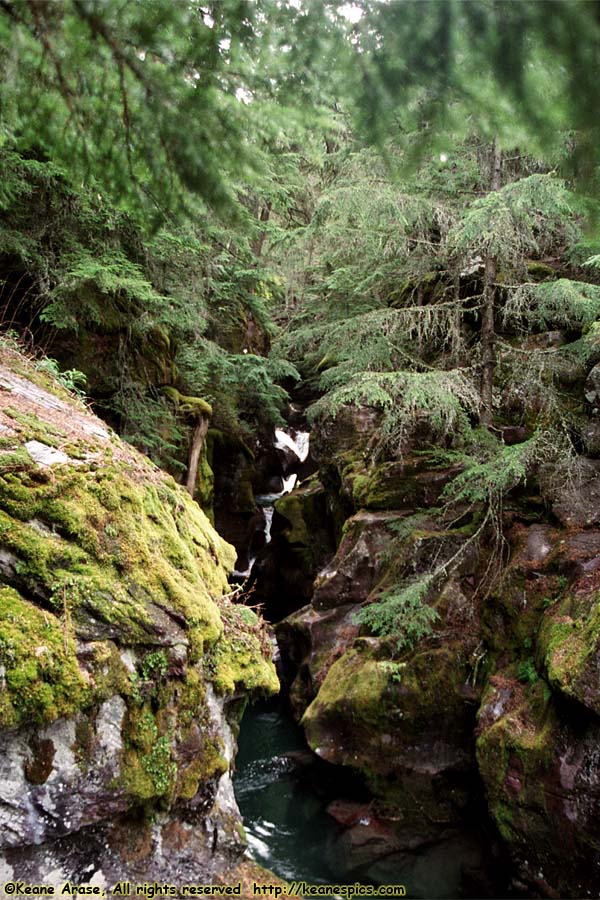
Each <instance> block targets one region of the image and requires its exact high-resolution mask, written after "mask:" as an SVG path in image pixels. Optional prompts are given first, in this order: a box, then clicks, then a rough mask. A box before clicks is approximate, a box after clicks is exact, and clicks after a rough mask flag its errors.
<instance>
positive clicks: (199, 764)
mask: <svg viewBox="0 0 600 900" xmlns="http://www.w3.org/2000/svg"><path fill="white" fill-rule="evenodd" d="M228 769H229V763H228V762H227V760H226V759H225V757H224V756H223V754H222V753H221V752H220V750H219V748H218V747H217V746H216V745H215V744H213V743H209V744H205V746H204V747H203V748H202V753H201V754H199V755H198V756H197V757H196V758H195V759H193V760H192V761H191V762H190V763H189V764H188V765H187V766H183V767H182V768H180V770H179V772H178V775H177V787H176V789H175V794H176V796H177V797H180V798H182V799H183V800H191V799H192V797H194V796H195V795H196V794H197V792H198V789H199V787H200V785H201V784H202V783H203V782H207V781H211V780H212V779H215V778H220V777H221V775H223V774H224V773H225V772H227V770H228Z"/></svg>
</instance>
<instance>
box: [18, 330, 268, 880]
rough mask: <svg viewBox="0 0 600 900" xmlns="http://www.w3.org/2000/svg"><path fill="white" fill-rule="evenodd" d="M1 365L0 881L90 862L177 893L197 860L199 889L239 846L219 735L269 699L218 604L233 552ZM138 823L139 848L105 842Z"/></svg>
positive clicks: (59, 393)
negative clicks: (251, 700) (256, 701)
mask: <svg viewBox="0 0 600 900" xmlns="http://www.w3.org/2000/svg"><path fill="white" fill-rule="evenodd" d="M2 350H3V353H2V358H1V361H0V389H1V390H2V392H3V393H4V394H5V395H6V396H7V401H8V402H6V403H5V405H4V406H3V408H2V410H1V411H0V687H1V691H0V745H1V746H0V757H1V758H2V763H1V764H0V768H1V773H0V775H1V777H0V865H3V866H8V867H9V868H8V869H7V871H10V867H11V866H12V865H16V864H18V866H19V873H20V874H19V877H21V875H23V873H27V874H26V875H23V877H27V878H28V879H29V880H31V881H35V882H36V883H37V882H41V881H44V880H46V879H45V876H46V874H47V872H46V870H47V871H50V869H52V870H55V871H56V872H58V873H59V874H60V878H59V881H60V883H62V881H64V880H65V879H67V878H71V879H73V878H74V875H75V872H76V871H80V869H81V859H82V858H83V857H85V858H86V860H87V862H86V866H89V864H90V862H92V863H94V865H95V866H96V868H97V869H98V870H99V871H100V870H102V871H103V873H104V876H105V877H106V880H107V883H113V882H115V881H117V880H119V879H122V878H128V877H131V878H132V880H135V879H136V878H138V879H139V878H140V877H144V878H157V879H158V880H161V881H164V880H170V881H179V880H180V878H181V875H182V873H183V872H184V871H185V865H186V864H187V863H186V862H185V861H186V860H188V859H189V860H190V866H191V860H192V859H193V860H194V865H195V866H197V865H198V864H200V865H202V866H203V871H205V872H206V875H207V877H208V878H210V877H212V875H213V874H215V875H217V874H218V872H219V871H220V870H221V871H222V870H223V869H224V867H225V862H226V858H227V864H229V862H231V858H233V857H235V856H236V855H237V856H239V854H240V853H241V851H242V849H243V844H242V841H241V839H240V836H239V816H238V813H237V807H236V806H235V800H234V798H233V793H232V788H231V781H230V767H231V764H232V759H233V754H234V752H235V739H234V736H233V730H232V729H233V728H234V727H236V725H237V722H238V720H239V717H240V715H241V712H242V708H243V704H244V703H245V701H246V699H247V698H248V697H249V696H251V695H260V694H268V693H272V692H274V691H276V690H277V688H278V683H277V678H276V676H275V671H274V668H273V666H272V664H271V661H270V658H271V646H270V642H269V640H268V638H267V636H266V634H265V633H264V628H263V624H262V623H261V621H260V620H259V619H258V618H257V616H256V615H255V614H254V613H253V612H252V611H251V610H248V609H246V608H245V607H241V608H240V607H237V606H235V605H233V604H232V603H231V601H230V599H229V598H228V597H227V596H226V593H227V591H228V581H227V574H228V572H229V570H230V569H231V568H232V566H233V562H234V559H235V551H234V549H233V548H232V547H231V546H230V545H229V544H227V543H226V542H225V541H224V540H223V539H222V538H221V537H220V536H219V535H218V534H217V533H216V532H215V530H214V529H213V527H212V526H211V524H210V522H209V521H208V519H207V517H206V516H205V515H204V513H203V512H202V510H201V509H200V508H199V506H198V505H197V504H196V503H195V502H194V501H192V499H191V498H190V497H189V495H188V494H187V492H186V491H184V490H183V488H181V487H180V486H178V485H177V484H175V482H174V481H173V480H172V479H171V478H170V477H169V476H168V475H166V474H165V473H163V472H161V471H160V470H159V469H157V468H156V466H154V465H153V464H152V463H150V462H149V461H148V460H147V459H145V458H144V457H142V456H141V455H140V454H139V453H137V452H136V451H135V450H134V449H133V448H132V447H129V446H128V445H127V444H124V443H123V442H121V441H120V440H119V439H118V438H117V437H116V436H115V435H114V434H113V433H112V432H111V431H110V430H109V429H108V428H107V427H106V426H105V425H104V424H103V423H102V422H100V421H99V420H98V419H97V418H95V417H94V416H93V415H92V414H91V413H90V411H89V410H88V409H87V408H86V407H85V405H84V404H83V403H81V402H80V401H79V400H77V399H76V398H73V397H71V396H69V395H68V394H67V393H66V392H65V391H64V390H62V389H61V388H60V387H59V386H58V385H56V384H55V383H54V381H53V379H52V378H51V377H50V376H46V375H42V376H41V377H40V373H39V372H38V371H37V370H36V369H35V367H34V366H33V364H31V363H30V362H28V361H27V360H25V359H24V358H23V357H21V356H20V355H19V354H17V353H16V352H15V351H13V350H11V349H9V348H4V347H2ZM30 373H31V378H30V377H29V374H30ZM207 816H210V818H211V823H212V824H211V828H214V830H215V836H211V837H208V836H207V831H206V829H205V828H204V827H203V826H202V827H198V825H199V823H201V822H203V821H204V818H205V817H207ZM133 821H135V822H137V825H136V833H137V834H138V835H140V845H139V846H137V847H136V849H132V847H131V840H130V839H129V838H127V839H123V838H122V837H120V835H123V834H129V832H130V831H131V828H132V825H131V823H132V822H133ZM157 829H158V830H157ZM193 829H195V831H193ZM161 830H162V831H164V835H163V836H162V837H161ZM141 835H146V837H145V838H144V840H143V841H142V839H141ZM152 835H154V837H152ZM186 835H187V837H185V836H186ZM146 838H147V839H148V840H147V841H146ZM184 838H185V839H184ZM144 841H146V843H144ZM157 841H158V842H159V843H160V845H161V847H162V848H163V849H162V850H160V851H159V852H155V849H153V847H154V848H156V842H157ZM6 847H12V848H19V849H18V851H16V850H14V849H13V850H12V851H11V853H12V854H13V855H12V856H11V857H10V863H9V862H8V858H7V857H5V856H4V855H2V852H1V851H2V848H6ZM111 848H112V849H111ZM15 853H17V855H16V856H15ZM77 867H79V868H77ZM86 871H87V870H86ZM195 871H197V869H195ZM153 873H154V874H153ZM190 875H191V868H190ZM7 877H8V876H7ZM58 877H59V876H58V875H57V878H58Z"/></svg>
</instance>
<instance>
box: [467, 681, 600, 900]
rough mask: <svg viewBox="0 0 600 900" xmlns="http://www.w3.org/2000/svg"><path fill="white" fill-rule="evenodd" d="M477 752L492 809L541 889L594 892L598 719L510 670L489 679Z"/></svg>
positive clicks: (599, 852)
mask: <svg viewBox="0 0 600 900" xmlns="http://www.w3.org/2000/svg"><path fill="white" fill-rule="evenodd" d="M478 732H479V737H478V742H477V757H478V761H479V767H480V771H481V773H482V776H483V779H484V782H485V786H486V791H487V794H488V799H489V805H490V809H491V812H492V814H493V816H494V818H495V820H496V823H497V825H498V828H499V830H500V834H501V836H502V838H503V839H504V841H505V842H506V843H507V844H508V846H509V847H510V848H511V851H512V853H513V858H515V859H516V860H517V861H518V863H519V866H520V870H521V872H520V875H521V879H522V880H523V881H524V882H525V883H526V884H528V885H530V887H531V888H537V889H538V890H540V889H541V890H542V891H543V893H542V896H549V897H553V896H557V897H586V896H593V897H596V896H597V890H598V876H597V866H598V863H599V862H600V844H599V842H598V837H597V822H598V815H599V814H600V751H599V749H598V748H599V739H600V724H599V722H598V720H597V719H596V718H594V717H585V716H584V717H581V716H580V715H579V716H577V715H573V711H572V710H569V709H568V707H565V706H564V705H560V704H557V703H556V702H555V701H554V700H553V699H552V698H550V697H549V696H548V693H547V692H545V691H544V688H543V685H542V684H541V682H539V683H537V684H534V685H527V686H526V685H524V684H523V683H521V682H519V681H518V680H517V679H515V678H514V676H511V674H510V673H509V672H506V673H499V674H497V675H496V676H494V677H492V678H491V680H490V687H489V690H488V691H487V692H486V695H485V698H484V701H483V704H482V707H481V710H480V713H479V728H478Z"/></svg>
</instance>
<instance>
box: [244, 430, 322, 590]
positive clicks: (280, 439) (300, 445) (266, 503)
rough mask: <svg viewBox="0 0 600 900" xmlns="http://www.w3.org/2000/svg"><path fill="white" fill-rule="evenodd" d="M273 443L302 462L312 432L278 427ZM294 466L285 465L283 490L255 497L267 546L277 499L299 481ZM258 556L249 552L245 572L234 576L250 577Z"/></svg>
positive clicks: (306, 454)
mask: <svg viewBox="0 0 600 900" xmlns="http://www.w3.org/2000/svg"><path fill="white" fill-rule="evenodd" d="M273 445H274V446H275V448H276V449H278V450H291V451H292V453H294V455H295V456H296V457H297V460H298V462H299V463H302V462H304V461H305V460H306V459H307V457H308V453H309V449H310V434H309V432H308V431H293V432H292V434H288V433H287V432H286V431H283V429H281V428H276V429H275V439H274V441H273ZM293 466H294V464H293V462H292V463H290V462H289V461H288V464H287V465H286V466H285V467H284V473H283V474H282V476H281V480H282V490H281V491H277V492H273V493H270V494H257V495H256V496H255V498H254V501H255V503H256V505H257V506H259V507H260V508H261V510H262V514H263V528H262V530H263V532H264V535H265V544H264V545H265V546H266V545H267V544H269V543H270V541H271V523H272V521H273V513H274V512H275V507H274V503H275V501H276V500H279V498H280V497H283V495H284V494H289V493H290V491H293V490H294V488H295V487H296V484H297V483H298V473H297V472H290V471H289V470H290V468H293ZM257 530H258V529H257ZM261 549H262V548H261ZM257 558H258V553H248V565H247V566H246V569H245V570H244V571H243V572H242V571H240V570H239V569H234V570H233V572H232V573H231V574H232V576H233V577H234V578H236V579H243V580H245V579H246V578H248V577H249V576H250V574H251V572H252V567H253V566H254V563H255V562H256V560H257Z"/></svg>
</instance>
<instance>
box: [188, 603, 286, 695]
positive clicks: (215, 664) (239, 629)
mask: <svg viewBox="0 0 600 900" xmlns="http://www.w3.org/2000/svg"><path fill="white" fill-rule="evenodd" d="M221 614H222V618H223V623H224V626H225V630H224V633H223V635H222V636H221V637H220V638H219V640H218V641H217V642H216V643H215V644H214V646H212V647H211V648H210V651H209V653H208V654H207V655H206V657H205V660H204V664H205V669H206V672H207V674H208V676H209V677H210V679H211V681H212V682H213V684H214V686H215V688H216V690H217V691H219V693H222V694H233V693H235V692H236V691H238V690H239V689H240V688H242V687H243V688H245V689H246V690H248V691H255V692H258V693H262V694H276V693H277V692H278V691H279V681H278V679H277V675H276V674H275V669H274V667H273V664H272V662H271V653H272V650H271V645H270V642H269V641H268V640H267V639H266V637H265V635H264V632H263V631H262V627H261V625H260V622H259V619H258V617H257V616H256V615H255V614H254V613H253V612H252V610H251V609H248V607H244V606H234V605H228V606H225V607H223V608H222V611H221Z"/></svg>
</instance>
